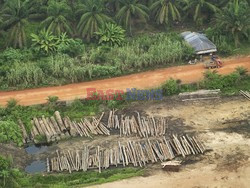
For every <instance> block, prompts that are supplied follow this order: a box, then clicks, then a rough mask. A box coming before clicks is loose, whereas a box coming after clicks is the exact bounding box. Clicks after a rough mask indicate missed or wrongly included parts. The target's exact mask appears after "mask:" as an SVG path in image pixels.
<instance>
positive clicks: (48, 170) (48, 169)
mask: <svg viewBox="0 0 250 188" xmlns="http://www.w3.org/2000/svg"><path fill="white" fill-rule="evenodd" d="M46 161H47V172H50V166H49V158H47V159H46Z"/></svg>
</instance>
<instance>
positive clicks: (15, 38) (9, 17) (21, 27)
mask: <svg viewBox="0 0 250 188" xmlns="http://www.w3.org/2000/svg"><path fill="white" fill-rule="evenodd" d="M32 12H33V8H32V4H31V3H30V1H28V0H8V1H6V3H5V4H4V7H3V10H2V13H1V19H2V20H3V24H1V28H0V29H3V30H8V33H9V36H8V42H7V45H8V46H9V45H11V46H13V47H15V48H16V47H19V48H23V47H24V46H25V45H26V33H25V26H26V25H27V23H28V17H29V16H30V15H31V14H32Z"/></svg>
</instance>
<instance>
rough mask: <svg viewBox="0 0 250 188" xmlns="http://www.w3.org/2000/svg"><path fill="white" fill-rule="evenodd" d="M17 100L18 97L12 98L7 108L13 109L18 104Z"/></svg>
mask: <svg viewBox="0 0 250 188" xmlns="http://www.w3.org/2000/svg"><path fill="white" fill-rule="evenodd" d="M17 103H18V102H17V100H16V99H10V100H8V101H7V108H9V109H11V108H14V107H16V106H17Z"/></svg>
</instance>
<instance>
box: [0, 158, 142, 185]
mask: <svg viewBox="0 0 250 188" xmlns="http://www.w3.org/2000/svg"><path fill="white" fill-rule="evenodd" d="M143 174H144V169H141V168H140V169H139V168H115V169H107V170H105V171H103V172H102V173H99V172H97V171H89V172H81V173H79V172H76V173H72V174H67V175H65V174H50V175H45V176H42V175H40V174H35V175H27V174H25V173H24V172H22V171H20V170H18V169H17V168H14V167H13V162H12V159H11V158H6V157H3V156H1V155H0V187H13V188H14V187H27V188H29V187H30V188H31V187H43V188H46V187H48V188H49V187H60V188H67V187H72V186H73V187H76V186H81V187H86V186H90V185H96V184H101V183H107V182H112V181H116V180H122V179H125V178H131V177H135V176H142V175H143Z"/></svg>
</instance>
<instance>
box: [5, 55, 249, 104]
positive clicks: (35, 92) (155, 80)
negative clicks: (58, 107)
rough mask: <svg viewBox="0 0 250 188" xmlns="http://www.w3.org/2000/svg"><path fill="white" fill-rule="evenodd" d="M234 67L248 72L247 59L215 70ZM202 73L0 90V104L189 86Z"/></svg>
mask: <svg viewBox="0 0 250 188" xmlns="http://www.w3.org/2000/svg"><path fill="white" fill-rule="evenodd" d="M238 66H242V67H245V68H247V69H248V71H250V56H248V57H236V58H233V59H227V60H225V61H224V66H223V67H222V68H220V69H217V70H218V72H219V73H220V74H229V73H231V72H233V71H234V70H235V68H236V67H238ZM205 71H206V69H204V65H203V64H197V65H185V66H178V67H171V68H164V69H158V70H154V71H148V72H142V73H138V74H131V75H127V76H121V77H116V78H110V79H105V80H96V81H89V82H82V83H77V84H69V85H64V86H56V87H46V88H37V89H26V90H20V91H8V92H3V91H0V105H5V104H6V102H7V101H8V100H9V99H11V98H15V99H17V100H18V103H19V104H21V105H35V104H43V103H46V102H47V101H46V99H47V97H48V96H58V97H59V99H60V100H62V101H64V100H65V101H66V100H74V99H76V98H84V97H86V96H87V92H86V88H96V89H102V90H108V89H115V90H124V91H125V90H126V88H137V89H147V88H154V87H156V86H159V85H160V84H162V83H163V82H164V81H166V80H167V79H169V78H174V79H180V80H182V82H183V83H191V82H197V81H199V80H200V79H202V78H203V73H204V72H205Z"/></svg>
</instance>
